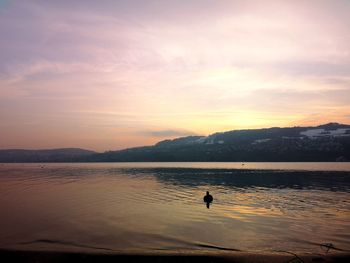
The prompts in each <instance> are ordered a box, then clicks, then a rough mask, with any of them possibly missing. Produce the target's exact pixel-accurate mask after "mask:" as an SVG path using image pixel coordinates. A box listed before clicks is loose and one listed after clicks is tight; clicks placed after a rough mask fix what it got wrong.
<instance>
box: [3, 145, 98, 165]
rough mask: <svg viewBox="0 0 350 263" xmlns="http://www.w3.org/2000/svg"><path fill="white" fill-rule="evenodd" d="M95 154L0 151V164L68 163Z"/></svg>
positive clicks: (77, 150) (91, 152) (57, 150)
mask: <svg viewBox="0 0 350 263" xmlns="http://www.w3.org/2000/svg"><path fill="white" fill-rule="evenodd" d="M95 153H96V152H93V151H89V150H84V149H79V148H62V149H50V150H24V149H5V150H0V162H3V163H12V162H24V163H25V162H33V163H35V162H70V161H77V160H78V159H79V158H82V157H84V156H87V155H92V154H95Z"/></svg>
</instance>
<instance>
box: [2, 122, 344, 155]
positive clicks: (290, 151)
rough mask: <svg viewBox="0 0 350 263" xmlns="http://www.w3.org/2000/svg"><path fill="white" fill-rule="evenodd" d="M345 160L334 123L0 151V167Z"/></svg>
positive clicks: (338, 127)
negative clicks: (104, 146) (141, 142)
mask: <svg viewBox="0 0 350 263" xmlns="http://www.w3.org/2000/svg"><path fill="white" fill-rule="evenodd" d="M11 151H12V152H14V151H22V152H21V154H22V156H18V155H17V156H14V155H12V157H11ZM28 153H29V155H28ZM26 154H27V155H26ZM10 157H11V158H10ZM349 160H350V125H347V124H340V123H335V122H331V123H326V124H322V125H318V126H294V127H283V128H280V127H271V128H261V129H244V130H231V131H226V132H216V133H213V134H210V135H208V136H199V135H198V136H194V135H191V136H184V137H179V138H175V139H167V140H162V141H159V142H157V143H156V144H154V145H151V146H141V147H133V148H127V149H123V150H117V151H106V152H103V153H98V152H94V151H89V150H84V149H79V148H61V149H50V150H24V149H22V150H20V149H7V150H0V162H163V161H167V162H213V161H214V162H223V161H225V162H248V161H254V162H259V161H264V162H268V161H273V162H279V161H287V162H291V161H298V162H303V161H322V162H324V161H327V162H328V161H349Z"/></svg>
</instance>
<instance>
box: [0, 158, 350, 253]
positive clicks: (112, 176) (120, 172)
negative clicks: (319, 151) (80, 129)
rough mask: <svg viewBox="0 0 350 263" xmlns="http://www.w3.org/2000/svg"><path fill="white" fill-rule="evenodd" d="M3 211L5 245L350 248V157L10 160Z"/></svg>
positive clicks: (145, 249)
mask: <svg viewBox="0 0 350 263" xmlns="http://www.w3.org/2000/svg"><path fill="white" fill-rule="evenodd" d="M206 191H210V194H212V195H213V197H214V201H213V202H212V203H211V205H210V207H209V209H208V208H207V207H206V204H205V203H204V202H203V196H204V195H205V193H206ZM0 211H1V216H0V248H3V249H21V250H22V249H23V250H55V251H79V252H102V253H106V252H107V253H168V252H171V253H211V252H220V253H221V252H223V253H224V252H225V253H227V252H230V251H246V252H273V251H289V252H293V253H326V252H327V250H328V248H327V247H325V246H322V244H324V243H332V244H333V246H334V247H335V248H336V249H330V250H329V251H328V253H339V252H342V251H343V252H349V251H350V163H72V164H67V163H62V164H57V163H55V164H47V163H43V164H0Z"/></svg>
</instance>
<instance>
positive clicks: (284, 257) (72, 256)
mask: <svg viewBox="0 0 350 263" xmlns="http://www.w3.org/2000/svg"><path fill="white" fill-rule="evenodd" d="M0 262H25V263H34V262H35V263H47V262H50V263H51V262H54V263H55V262H75V263H79V262H84V263H86V262H87V263H90V262H102V263H105V262H152V263H153V262H160V263H161V262H170V263H173V262H191V263H193V262H194V263H197V262H198V263H199V262H200V263H209V262H245V263H250V262H261V263H265V262H271V263H277V262H290V263H302V262H344V263H345V262H350V254H325V255H292V254H288V253H283V252H281V253H270V254H253V253H246V252H234V253H225V254H206V255H203V254H132V255H131V254H130V255H129V254H98V253H95V254H94V253H74V252H49V251H21V250H0Z"/></svg>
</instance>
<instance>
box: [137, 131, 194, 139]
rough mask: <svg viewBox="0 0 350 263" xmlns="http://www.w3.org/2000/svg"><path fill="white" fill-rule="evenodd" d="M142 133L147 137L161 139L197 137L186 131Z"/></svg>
mask: <svg viewBox="0 0 350 263" xmlns="http://www.w3.org/2000/svg"><path fill="white" fill-rule="evenodd" d="M140 133H141V134H143V135H146V136H152V137H161V138H165V137H183V136H190V135H196V134H195V133H193V132H190V131H186V130H154V131H143V132H140Z"/></svg>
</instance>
